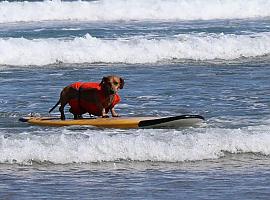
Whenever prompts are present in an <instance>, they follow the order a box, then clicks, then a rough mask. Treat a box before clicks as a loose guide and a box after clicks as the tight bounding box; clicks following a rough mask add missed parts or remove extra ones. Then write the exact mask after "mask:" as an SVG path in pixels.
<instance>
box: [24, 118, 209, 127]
mask: <svg viewBox="0 0 270 200" xmlns="http://www.w3.org/2000/svg"><path fill="white" fill-rule="evenodd" d="M19 121H21V122H27V123H29V124H31V125H38V126H52V127H57V126H94V127H98V128H121V129H122V128H123V129H129V128H181V127H189V126H195V125H198V124H199V123H201V122H203V121H204V118H203V117H202V116H200V115H179V116H172V117H114V118H100V117H98V118H84V119H76V120H74V119H66V120H60V119H59V118H55V117H23V118H20V119H19Z"/></svg>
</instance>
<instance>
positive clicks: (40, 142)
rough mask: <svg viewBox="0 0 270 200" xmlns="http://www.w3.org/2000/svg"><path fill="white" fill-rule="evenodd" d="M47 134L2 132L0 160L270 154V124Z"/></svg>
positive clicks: (173, 158) (26, 161)
mask: <svg viewBox="0 0 270 200" xmlns="http://www.w3.org/2000/svg"><path fill="white" fill-rule="evenodd" d="M60 130H61V131H59V130H58V131H59V133H58V134H55V132H57V131H53V130H51V131H48V132H46V134H44V132H43V133H41V132H34V133H31V134H27V133H24V134H20V135H16V136H15V135H13V136H12V135H8V134H5V133H3V132H2V133H1V136H0V150H1V154H0V163H21V164H31V163H32V162H33V161H34V162H51V163H54V164H68V163H91V162H103V161H105V162H111V161H112V162H113V161H119V160H125V161H129V160H132V161H153V162H156V161H158V162H159V161H161V162H184V161H196V160H204V159H218V158H221V157H223V156H225V154H224V152H229V153H256V154H257V153H259V154H262V155H267V156H269V155H270V148H269V147H270V135H269V126H265V127H255V128H254V129H221V128H211V129H210V128H207V129H196V130H195V129H187V130H183V131H181V130H167V131H166V130H155V131H154V130H133V132H132V133H130V132H128V133H125V132H122V133H121V132H113V131H104V130H101V131H98V130H95V131H93V130H88V131H87V130H86V131H83V132H78V133H74V132H72V131H71V130H65V129H64V130H63V129H60Z"/></svg>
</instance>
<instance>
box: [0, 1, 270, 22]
mask: <svg viewBox="0 0 270 200" xmlns="http://www.w3.org/2000/svg"><path fill="white" fill-rule="evenodd" d="M0 11H1V12H0V23H10V22H20V21H24V22H32V21H43V20H76V21H77V20H83V21H99V20H105V21H111V20H211V19H235V18H237V19H243V18H258V17H269V16H270V1H268V0H252V1H250V0H223V1H220V0H207V1H205V0H167V1H164V0H147V1H145V0H128V1H127V0H100V1H60V0H52V1H48V0H47V1H41V2H28V1H24V2H17V1H14V2H8V1H2V2H0Z"/></svg>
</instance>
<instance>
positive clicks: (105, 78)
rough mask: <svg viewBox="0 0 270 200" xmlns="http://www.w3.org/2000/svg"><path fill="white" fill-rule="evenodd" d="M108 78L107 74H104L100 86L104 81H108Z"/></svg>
mask: <svg viewBox="0 0 270 200" xmlns="http://www.w3.org/2000/svg"><path fill="white" fill-rule="evenodd" d="M108 80H109V78H108V77H106V76H104V77H103V78H102V80H101V82H100V84H99V85H100V86H101V85H103V83H106V82H107V81H108Z"/></svg>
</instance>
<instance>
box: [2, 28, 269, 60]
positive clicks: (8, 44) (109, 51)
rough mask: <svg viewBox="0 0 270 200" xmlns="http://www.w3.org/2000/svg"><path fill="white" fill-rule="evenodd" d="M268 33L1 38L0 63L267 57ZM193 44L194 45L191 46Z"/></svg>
mask: <svg viewBox="0 0 270 200" xmlns="http://www.w3.org/2000/svg"><path fill="white" fill-rule="evenodd" d="M269 44H270V34H269V33H260V34H252V35H224V34H192V35H188V34H183V35H175V36H174V37H173V38H161V39H156V38H152V39H148V38H141V37H139V38H136V37H135V38H120V39H116V40H105V39H99V38H96V37H92V36H91V35H89V34H87V35H85V36H84V37H76V38H74V39H71V40H65V39H53V38H49V39H32V40H29V39H24V38H8V39H6V38H5V39H0V52H3V53H1V55H0V64H2V65H48V64H53V63H57V62H64V63H85V62H87V63H98V62H102V63H156V62H162V61H170V60H175V59H176V60H183V59H193V60H213V59H223V60H232V59H237V58H241V57H256V56H266V55H269V53H270V45H269ZM194 47H196V48H194Z"/></svg>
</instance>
